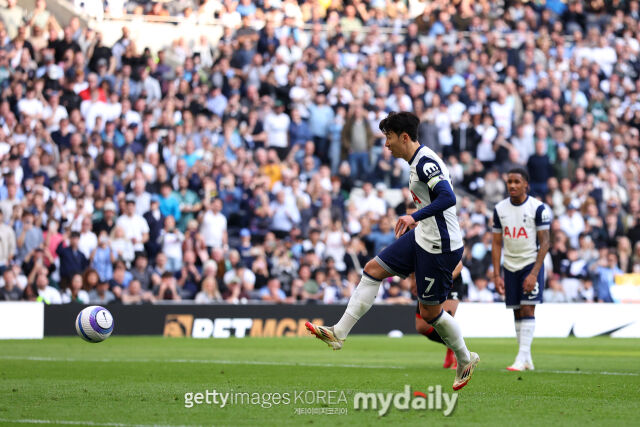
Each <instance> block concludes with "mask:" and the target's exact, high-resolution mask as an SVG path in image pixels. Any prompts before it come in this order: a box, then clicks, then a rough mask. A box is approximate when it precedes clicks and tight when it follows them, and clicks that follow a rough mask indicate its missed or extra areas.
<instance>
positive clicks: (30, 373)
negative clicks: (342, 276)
mask: <svg viewBox="0 0 640 427" xmlns="http://www.w3.org/2000/svg"><path fill="white" fill-rule="evenodd" d="M467 343H468V345H469V348H470V349H471V350H472V351H476V352H478V353H479V354H480V358H481V362H480V365H479V367H478V369H477V370H476V373H475V374H474V376H473V379H472V380H471V382H470V383H469V385H467V387H465V388H464V389H462V390H461V391H460V393H459V396H458V401H457V405H456V408H455V410H454V411H453V413H452V414H451V415H450V416H449V417H445V416H444V415H443V413H442V411H438V410H408V411H400V410H397V409H393V408H391V409H390V411H389V413H388V414H386V415H385V416H383V417H380V416H379V415H378V413H377V412H376V411H372V410H354V409H353V398H354V394H355V393H356V392H380V393H399V392H402V391H403V389H404V386H405V385H406V384H408V385H410V386H411V389H412V390H419V391H422V392H427V387H428V386H436V385H442V386H443V391H444V392H452V390H451V384H452V382H453V377H454V373H453V371H451V370H445V369H443V368H442V367H441V364H442V360H443V356H444V347H443V346H441V345H437V344H434V343H432V342H430V341H427V340H426V339H425V338H423V337H419V336H410V337H404V338H400V339H393V338H387V337H382V336H353V337H351V338H349V340H348V341H347V342H346V344H345V347H344V348H343V349H342V350H341V351H336V352H334V351H331V350H330V349H329V348H328V347H327V346H326V345H325V344H323V343H321V342H320V341H318V340H315V339H313V338H311V337H309V338H245V339H227V340H223V339H207V340H196V339H187V338H160V337H121V336H115V337H111V338H109V339H108V340H107V341H105V342H103V343H100V344H89V343H86V342H84V341H82V340H81V339H80V338H76V337H73V338H46V339H44V340H40V341H0V425H25V424H31V423H33V424H38V425H42V424H62V425H65V424H66V425H94V426H95V425H105V426H112V427H117V426H130V425H158V424H160V425H171V426H174V425H228V426H237V425H251V426H254V425H259V426H267V425H277V426H281V425H316V426H317V425H320V426H323V425H332V426H334V425H349V426H354V425H374V424H390V425H394V426H395V425H416V424H417V423H420V424H423V425H425V424H433V423H435V424H436V425H449V426H453V425H461V424H462V425H545V426H547V425H561V424H562V425H602V424H604V423H607V424H609V425H638V421H637V420H638V418H637V405H638V398H639V396H640V363H639V361H640V340H631V339H611V338H604V337H603V338H593V339H577V338H568V339H536V340H534V344H533V355H534V362H535V363H536V371H535V372H523V373H517V372H515V373H514V372H507V371H506V370H505V366H507V365H508V364H510V363H511V362H512V361H513V357H514V355H515V352H516V343H515V339H468V340H467ZM214 389H215V390H216V391H217V392H231V391H233V392H247V393H261V394H262V393H272V394H273V393H279V394H284V393H291V399H290V400H291V402H290V404H288V405H285V404H283V403H281V404H279V405H274V406H272V407H271V408H262V407H261V406H259V405H228V406H227V407H225V408H222V409H221V408H220V407H218V406H216V405H213V404H206V403H202V404H200V405H195V406H194V407H193V408H190V409H187V408H185V399H184V396H185V393H187V392H193V393H196V392H203V393H204V392H205V391H206V390H210V391H213V390H214ZM295 391H313V392H317V391H336V392H337V393H338V394H337V395H334V397H336V396H337V397H339V393H340V392H343V393H344V395H345V396H346V400H347V402H346V403H345V402H341V403H339V404H333V405H330V404H328V403H322V402H320V403H315V404H306V403H305V404H301V403H300V402H298V403H295V402H293V398H294V394H293V393H294V392H295ZM296 408H319V409H318V410H320V411H321V410H322V408H338V409H336V412H338V410H339V408H345V409H346V410H347V413H346V414H342V415H340V414H333V413H331V414H327V413H324V414H322V413H321V414H313V413H312V414H305V413H303V414H297V413H296ZM305 410H306V409H305ZM311 411H312V410H311ZM325 411H326V409H325ZM303 412H304V410H303Z"/></svg>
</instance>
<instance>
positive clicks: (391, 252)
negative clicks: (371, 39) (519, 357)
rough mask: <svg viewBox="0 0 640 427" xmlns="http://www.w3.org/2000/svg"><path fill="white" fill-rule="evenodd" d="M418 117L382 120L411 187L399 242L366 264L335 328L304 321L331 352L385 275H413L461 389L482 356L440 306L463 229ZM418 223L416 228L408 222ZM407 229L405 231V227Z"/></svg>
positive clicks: (442, 169)
mask: <svg viewBox="0 0 640 427" xmlns="http://www.w3.org/2000/svg"><path fill="white" fill-rule="evenodd" d="M419 123H420V119H418V117H417V116H416V115H415V114H412V113H409V112H401V113H393V112H392V113H389V115H388V116H387V117H386V118H385V119H383V120H382V121H381V122H380V126H379V127H380V130H381V131H382V132H383V133H384V134H385V136H386V142H385V147H387V149H389V150H390V151H391V154H392V155H393V156H394V157H397V158H402V159H405V160H406V161H407V162H408V163H409V165H410V169H411V173H410V179H409V189H410V191H411V193H412V195H413V200H414V202H415V204H416V206H417V207H418V211H416V212H414V213H413V214H412V215H403V216H401V217H400V218H399V219H398V223H397V224H396V228H395V234H396V238H397V240H396V241H395V242H393V243H392V244H391V245H389V246H388V247H387V248H385V249H384V250H383V251H382V252H380V253H379V254H378V256H376V257H375V258H374V259H372V260H371V261H369V262H368V263H367V264H366V265H365V268H364V274H363V276H362V278H361V280H360V283H359V284H358V286H357V287H356V289H355V291H354V292H353V295H352V296H351V298H350V299H349V304H348V305H347V309H346V310H345V313H344V315H343V316H342V318H341V319H340V321H339V322H338V323H337V324H335V325H334V326H333V327H324V326H318V325H314V324H312V323H309V322H307V323H306V326H307V329H309V331H310V332H311V333H313V334H314V335H315V336H316V337H318V338H319V339H321V340H323V341H324V342H326V343H327V344H328V345H329V346H330V347H332V348H333V349H334V350H338V349H340V348H342V344H343V342H344V340H345V338H346V337H347V335H348V334H349V332H350V331H351V329H352V328H353V326H354V325H355V324H356V322H357V321H358V320H359V319H360V317H362V316H363V315H364V314H365V313H366V312H367V311H369V309H370V308H371V305H372V304H373V301H374V299H375V297H376V295H377V293H378V288H379V287H380V283H381V281H382V280H383V279H385V278H387V277H391V276H400V277H407V276H408V275H409V274H411V273H413V272H415V273H416V287H417V292H418V300H419V301H420V314H421V316H422V318H423V319H425V320H427V321H428V322H429V323H430V324H431V325H432V326H433V327H434V328H435V330H436V331H437V332H438V334H439V335H440V336H441V337H442V340H443V341H444V342H445V343H446V345H447V347H448V348H450V349H451V350H453V352H454V353H455V355H456V359H457V360H458V363H459V364H458V368H457V370H456V378H455V380H454V383H453V389H454V390H458V389H460V388H462V387H464V386H465V385H466V384H467V383H468V382H469V379H470V378H471V375H472V374H473V371H474V369H475V367H476V365H477V364H478V362H479V360H480V358H479V357H478V355H477V354H476V353H470V352H469V350H468V349H467V346H466V344H465V342H464V339H463V338H462V333H461V331H460V327H459V326H458V323H457V322H456V321H455V320H454V318H453V317H451V315H450V314H449V313H447V312H445V311H444V310H443V309H442V303H444V302H445V301H446V299H447V295H448V293H449V290H450V289H451V283H452V277H451V274H452V272H453V270H454V269H455V267H456V265H457V264H458V262H459V261H460V259H461V258H462V251H463V247H462V246H463V245H462V233H461V232H460V226H459V224H458V219H457V217H456V207H455V206H456V196H455V194H454V193H453V189H452V188H451V181H450V179H449V171H448V169H447V167H446V165H445V164H444V162H443V161H442V159H440V157H438V155H437V154H436V153H434V152H433V151H432V150H431V149H429V148H428V147H424V146H421V145H420V143H418V141H417V139H418V124H419ZM415 223H418V225H417V227H415V229H412V226H413V225H414V224H415ZM408 229H409V231H408V232H406V233H405V231H406V230H408Z"/></svg>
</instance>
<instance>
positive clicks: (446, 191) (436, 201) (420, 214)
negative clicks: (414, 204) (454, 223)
mask: <svg viewBox="0 0 640 427" xmlns="http://www.w3.org/2000/svg"><path fill="white" fill-rule="evenodd" d="M431 191H432V192H433V193H434V195H435V197H434V198H433V199H432V200H431V203H429V204H428V205H427V206H425V207H423V208H422V209H420V210H419V211H416V212H414V213H412V214H411V216H412V217H413V219H414V220H415V221H416V222H417V221H422V220H423V219H425V218H429V217H431V216H434V215H435V214H438V213H441V212H444V211H446V210H447V209H449V208H450V207H452V206H455V205H456V195H455V194H454V192H453V189H452V188H451V184H449V182H448V181H444V180H442V181H440V182H438V183H437V184H436V185H435V186H434V187H433V188H432V189H431Z"/></svg>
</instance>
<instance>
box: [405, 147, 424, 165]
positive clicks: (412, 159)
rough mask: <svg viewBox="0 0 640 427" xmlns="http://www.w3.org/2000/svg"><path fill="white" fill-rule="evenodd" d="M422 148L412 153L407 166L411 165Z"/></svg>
mask: <svg viewBox="0 0 640 427" xmlns="http://www.w3.org/2000/svg"><path fill="white" fill-rule="evenodd" d="M422 147H424V145H420V146H419V147H418V148H416V151H415V152H414V153H413V156H411V160H409V164H413V161H414V160H415V158H416V156H417V155H418V151H420V150H422Z"/></svg>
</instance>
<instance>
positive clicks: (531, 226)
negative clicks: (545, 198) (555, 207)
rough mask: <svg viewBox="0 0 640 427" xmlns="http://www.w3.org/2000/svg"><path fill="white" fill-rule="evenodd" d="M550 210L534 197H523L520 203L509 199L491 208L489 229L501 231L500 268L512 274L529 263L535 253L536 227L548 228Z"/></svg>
mask: <svg viewBox="0 0 640 427" xmlns="http://www.w3.org/2000/svg"><path fill="white" fill-rule="evenodd" d="M550 224H551V210H550V209H549V208H548V207H547V205H545V204H544V203H542V202H541V201H539V200H538V199H536V198H533V197H530V196H527V198H526V199H525V201H524V202H522V204H520V205H514V204H513V203H512V202H511V199H510V198H506V199H504V200H503V201H501V202H500V203H498V204H497V205H496V207H495V209H494V210H493V232H494V233H500V234H502V242H503V245H504V251H503V254H504V260H503V265H504V268H505V269H507V270H509V271H511V272H512V273H515V272H516V271H520V270H522V269H523V268H525V267H526V266H528V265H530V264H533V263H534V262H535V261H536V257H537V255H538V238H537V232H538V231H539V230H548V229H549V227H550Z"/></svg>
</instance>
